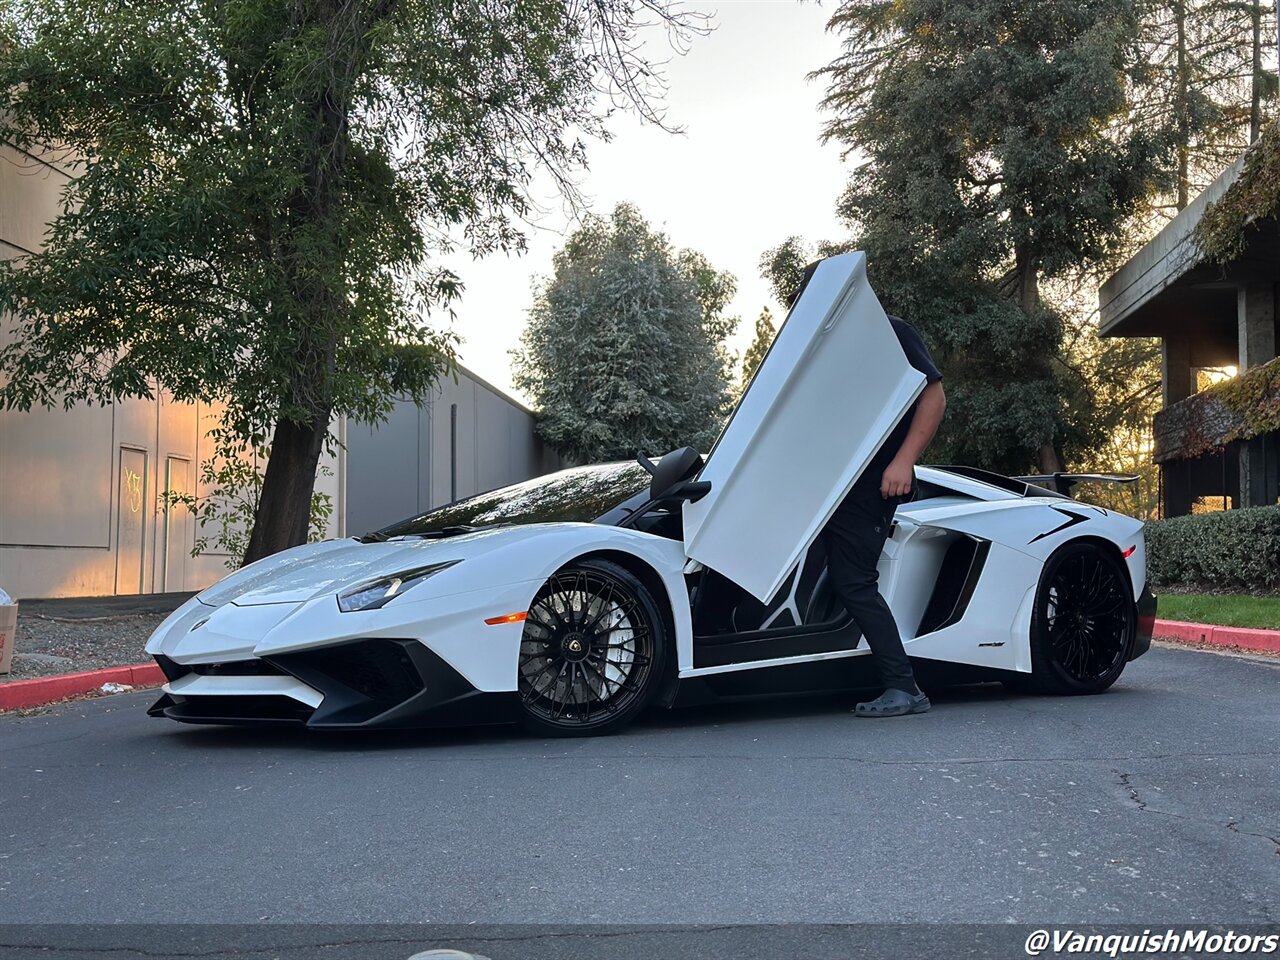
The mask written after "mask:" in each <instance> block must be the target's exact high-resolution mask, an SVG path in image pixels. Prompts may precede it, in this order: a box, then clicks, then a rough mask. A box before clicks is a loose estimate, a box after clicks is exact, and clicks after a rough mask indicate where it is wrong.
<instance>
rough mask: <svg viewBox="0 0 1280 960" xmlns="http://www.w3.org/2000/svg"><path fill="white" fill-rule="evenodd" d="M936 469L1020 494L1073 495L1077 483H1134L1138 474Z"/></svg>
mask: <svg viewBox="0 0 1280 960" xmlns="http://www.w3.org/2000/svg"><path fill="white" fill-rule="evenodd" d="M936 469H938V470H946V471H947V472H948V473H955V474H959V475H960V476H962V477H968V478H969V479H971V480H981V481H982V482H983V483H989V484H991V486H993V487H999V488H1000V489H1001V490H1008V491H1009V492H1010V493H1016V494H1017V495H1018V496H1020V497H1062V498H1064V499H1068V500H1069V499H1071V488H1072V487H1074V486H1075V485H1076V484H1077V483H1133V481H1135V480H1137V479H1138V477H1137V476H1136V475H1135V474H1130V473H1039V474H1035V475H1034V476H1029V477H1006V476H1005V475H1004V474H1002V473H995V472H994V471H991V470H983V469H982V468H981V467H964V466H954V465H947V466H939V467H937V468H936Z"/></svg>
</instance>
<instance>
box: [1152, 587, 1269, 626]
mask: <svg viewBox="0 0 1280 960" xmlns="http://www.w3.org/2000/svg"><path fill="white" fill-rule="evenodd" d="M1159 597H1160V601H1159V604H1158V606H1157V613H1156V615H1157V616H1158V617H1160V619H1162V620H1183V621H1186V622H1187V623H1210V624H1214V625H1215V626H1219V627H1254V628H1258V629H1262V630H1280V599H1277V598H1275V597H1250V596H1246V595H1242V594H1238V593H1215V594H1205V593H1162V594H1159Z"/></svg>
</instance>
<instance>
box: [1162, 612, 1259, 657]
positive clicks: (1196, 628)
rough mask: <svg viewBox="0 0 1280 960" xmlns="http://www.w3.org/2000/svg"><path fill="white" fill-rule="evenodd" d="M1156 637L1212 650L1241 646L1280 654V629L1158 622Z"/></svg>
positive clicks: (1174, 621)
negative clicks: (1187, 642) (1184, 641)
mask: <svg viewBox="0 0 1280 960" xmlns="http://www.w3.org/2000/svg"><path fill="white" fill-rule="evenodd" d="M1153 633H1154V634H1155V636H1157V637H1160V638H1162V639H1169V640H1189V641H1191V642H1192V643H1205V644H1208V645H1209V646H1213V647H1238V648H1240V649H1241V650H1256V651H1257V652H1259V653H1280V630H1251V629H1249V628H1248V627H1215V626H1213V625H1212V624H1208V623H1184V622H1182V621H1181V620H1157V621H1156V627H1155V630H1154V631H1153Z"/></svg>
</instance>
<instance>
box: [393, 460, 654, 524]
mask: <svg viewBox="0 0 1280 960" xmlns="http://www.w3.org/2000/svg"><path fill="white" fill-rule="evenodd" d="M649 479H650V478H649V474H647V473H645V471H644V469H643V468H642V467H641V466H640V465H639V464H636V463H609V464H604V465H602V466H592V467H574V468H572V469H570V470H561V471H560V472H559V473H552V474H549V475H547V476H545V477H535V478H534V479H532V480H526V481H525V482H524V483H517V484H513V485H512V486H510V487H502V488H500V489H498V490H490V491H489V492H488V493H479V494H476V495H475V496H474V497H467V498H466V499H465V500H459V501H457V502H456V503H451V504H448V505H447V506H443V507H440V508H438V509H436V510H432V511H431V512H430V513H424V514H423V515H422V516H420V517H414V518H413V519H411V520H405V521H402V522H400V523H395V524H392V525H391V526H389V527H385V528H383V529H382V530H381V531H379V533H381V534H382V535H384V536H388V537H402V536H413V535H417V534H424V533H433V532H435V531H438V530H441V529H444V528H446V527H483V526H488V525H491V524H498V523H555V522H565V521H579V522H583V523H589V522H591V521H592V520H595V519H596V518H597V517H600V516H601V515H603V514H605V513H608V512H609V510H611V509H612V508H613V507H616V506H617V505H618V504H619V503H621V502H622V501H624V500H626V499H628V498H630V497H633V496H635V495H636V494H638V493H640V492H641V491H642V490H645V489H646V488H647V487H648V486H649Z"/></svg>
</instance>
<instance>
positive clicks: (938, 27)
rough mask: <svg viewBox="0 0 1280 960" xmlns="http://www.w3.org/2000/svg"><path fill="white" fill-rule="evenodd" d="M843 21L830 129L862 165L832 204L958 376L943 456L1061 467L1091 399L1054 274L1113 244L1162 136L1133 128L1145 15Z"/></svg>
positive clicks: (909, 7) (876, 15) (868, 1)
mask: <svg viewBox="0 0 1280 960" xmlns="http://www.w3.org/2000/svg"><path fill="white" fill-rule="evenodd" d="M831 25H832V27H833V29H836V30H838V31H840V33H841V34H842V35H843V37H844V50H843V53H842V54H841V56H840V57H839V58H838V59H837V60H836V61H835V62H834V63H832V64H831V65H830V66H828V67H826V68H825V69H823V70H820V71H818V75H820V76H823V77H825V78H826V79H827V81H828V83H829V88H828V93H827V96H826V99H825V105H826V106H827V108H828V109H829V110H830V112H831V115H832V116H831V119H830V121H829V122H828V124H827V127H826V133H827V136H828V137H829V138H830V139H833V140H836V141H838V142H841V143H843V144H845V145H847V147H848V148H849V149H850V150H851V151H853V150H857V151H860V152H861V153H862V154H864V155H865V156H866V157H867V162H866V163H865V164H863V165H862V166H861V167H859V168H858V169H857V171H856V172H855V173H854V175H853V177H852V179H851V181H850V184H849V188H848V190H847V191H846V193H845V195H844V197H843V198H842V200H841V201H840V204H839V207H838V209H839V212H840V213H841V215H842V217H843V219H844V221H845V222H846V224H847V225H848V227H849V229H850V231H851V233H852V235H853V245H856V246H857V247H859V248H861V249H864V250H866V251H867V254H868V272H869V275H870V277H871V280H872V283H873V285H874V286H875V288H876V290H877V292H878V293H879V294H880V296H881V299H882V300H883V301H884V303H885V307H886V309H888V310H890V312H894V313H898V314H900V315H902V316H905V317H907V318H908V319H910V320H911V321H912V322H913V323H915V324H916V326H917V327H919V328H920V330H921V332H922V334H923V335H924V336H925V339H926V341H927V342H928V343H929V344H930V346H931V347H932V348H933V350H934V351H935V356H936V358H937V359H938V361H939V364H940V366H941V368H942V370H943V372H944V374H945V375H946V378H947V396H948V407H947V419H946V421H945V422H944V425H943V429H942V432H941V433H940V435H939V438H938V441H937V443H936V446H935V448H934V451H935V452H936V455H939V456H941V457H945V458H946V459H950V460H955V461H959V462H968V463H974V464H981V465H984V466H988V467H992V468H995V469H1002V470H1006V471H1012V472H1021V471H1022V470H1024V469H1025V468H1026V467H1027V466H1029V465H1030V464H1031V463H1032V462H1034V463H1035V464H1036V465H1037V466H1038V467H1039V468H1040V469H1055V468H1057V466H1058V465H1059V464H1060V461H1061V457H1062V450H1063V449H1064V447H1066V446H1069V445H1070V444H1071V443H1072V442H1073V439H1074V438H1075V437H1076V436H1077V435H1078V433H1079V430H1080V424H1079V420H1080V418H1079V417H1076V416H1073V415H1072V411H1075V410H1077V409H1080V408H1081V407H1082V406H1088V405H1089V404H1090V403H1091V402H1092V400H1091V396H1090V392H1089V390H1088V389H1087V387H1088V385H1087V384H1085V383H1083V382H1082V381H1081V380H1080V378H1079V377H1078V376H1077V375H1076V374H1075V372H1073V370H1072V369H1071V367H1070V366H1069V365H1068V364H1066V363H1064V361H1063V348H1064V341H1065V329H1064V320H1063V316H1062V315H1061V313H1060V312H1059V311H1058V310H1057V309H1055V305H1054V304H1052V303H1051V302H1046V300H1045V299H1044V298H1043V297H1042V289H1041V288H1042V285H1043V284H1045V283H1046V282H1048V281H1052V280H1054V279H1057V278H1063V277H1067V276H1070V275H1073V274H1075V273H1076V272H1078V271H1080V270H1082V269H1084V268H1087V267H1090V266H1094V265H1098V264H1101V263H1104V262H1107V261H1108V260H1109V259H1110V258H1112V257H1113V256H1114V255H1115V254H1116V253H1117V251H1118V250H1119V249H1120V247H1121V245H1122V243H1123V237H1124V228H1125V226H1126V225H1127V222H1128V220H1129V218H1130V217H1131V216H1132V215H1133V214H1135V213H1136V212H1137V211H1138V210H1139V209H1140V208H1141V205H1142V203H1143V202H1144V200H1145V199H1146V197H1147V196H1148V195H1149V194H1150V193H1151V191H1152V190H1153V188H1154V187H1155V186H1156V185H1157V178H1158V175H1159V173H1160V169H1161V168H1160V160H1161V152H1162V150H1163V149H1164V148H1165V146H1166V141H1165V140H1164V139H1162V137H1161V136H1160V134H1159V132H1158V131H1156V132H1147V131H1143V130H1140V129H1135V128H1133V127H1131V126H1129V125H1128V124H1127V121H1126V118H1127V109H1128V99H1127V98H1128V92H1129V89H1130V86H1131V84H1132V82H1133V80H1134V76H1135V72H1136V70H1137V69H1138V67H1139V66H1140V56H1139V54H1140V48H1139V45H1138V42H1137V39H1138V23H1137V20H1136V18H1135V16H1134V11H1133V7H1132V6H1131V5H1130V4H1129V3H1127V2H1125V0H1029V2H1028V0H1020V2H1017V3H1013V2H1010V0H965V2H961V3H952V2H942V0H903V2H896V3H892V4H890V3H886V2H881V0H845V2H843V3H841V4H840V6H839V7H838V9H837V11H836V13H835V15H834V16H833V18H832V21H831ZM793 259H794V257H791V258H790V259H788V258H783V261H784V262H791V260H793ZM1087 419H1088V418H1086V420H1087Z"/></svg>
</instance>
